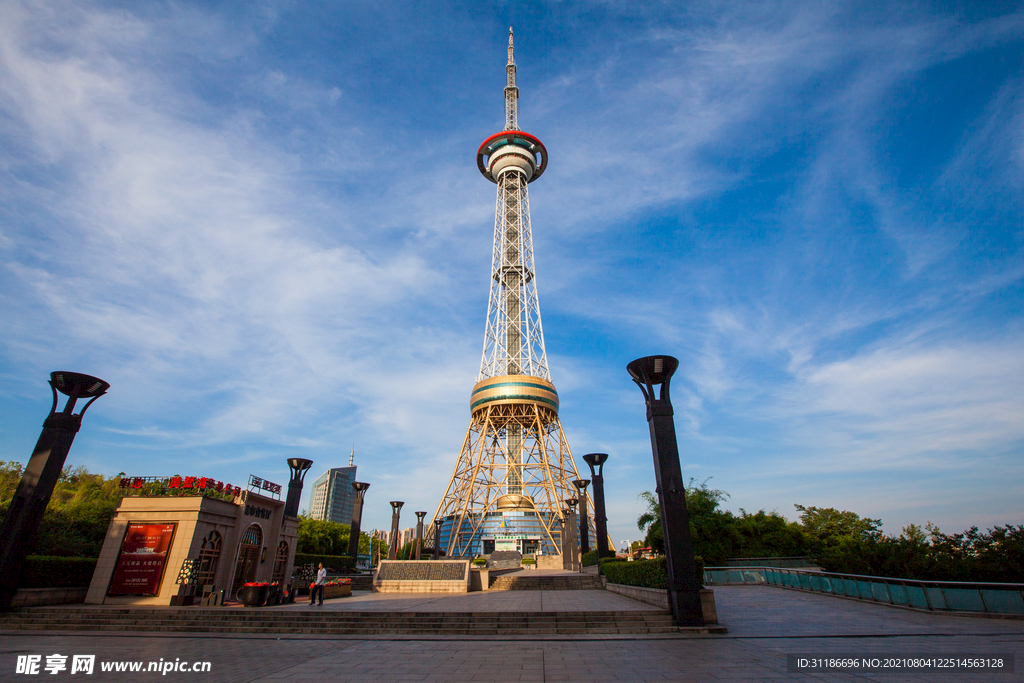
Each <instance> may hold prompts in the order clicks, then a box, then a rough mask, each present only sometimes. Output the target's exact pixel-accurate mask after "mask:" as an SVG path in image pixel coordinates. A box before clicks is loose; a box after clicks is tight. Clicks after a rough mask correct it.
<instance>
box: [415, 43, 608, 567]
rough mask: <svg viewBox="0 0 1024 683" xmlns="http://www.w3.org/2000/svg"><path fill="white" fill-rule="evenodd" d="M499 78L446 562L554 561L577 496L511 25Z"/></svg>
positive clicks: (487, 143)
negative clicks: (492, 189)
mask: <svg viewBox="0 0 1024 683" xmlns="http://www.w3.org/2000/svg"><path fill="white" fill-rule="evenodd" d="M505 71H506V83H505V128H504V130H502V131H501V132H499V133H495V134H494V135H492V136H490V137H488V138H487V139H486V140H484V141H483V143H481V145H480V147H479V149H477V154H476V163H477V168H478V169H479V170H480V173H481V174H482V175H483V176H484V177H485V178H487V179H488V180H490V181H491V182H492V183H494V184H495V185H497V199H496V202H495V210H494V248H493V251H492V256H491V284H490V297H489V299H488V304H487V324H486V327H485V331H484V348H483V356H482V358H481V361H480V372H479V374H478V375H477V378H476V379H477V381H476V385H475V386H474V387H473V391H472V393H471V394H470V401H469V403H470V423H469V429H467V431H466V436H465V438H464V439H463V442H462V450H461V452H460V454H459V460H458V463H456V466H455V471H454V473H453V474H452V478H451V481H450V482H449V484H448V488H447V489H446V491H445V494H444V497H443V498H442V500H441V502H440V504H439V505H438V508H437V512H436V513H435V515H434V518H435V519H442V520H443V523H442V525H441V530H440V538H439V539H437V540H438V541H439V542H440V544H441V549H442V550H443V551H444V552H445V554H446V555H448V556H467V555H478V554H487V553H490V552H493V551H494V550H518V551H519V552H521V553H523V554H527V553H541V554H544V555H556V554H560V553H561V547H562V546H561V538H562V510H563V508H565V507H566V504H565V501H566V500H568V499H571V498H576V497H577V496H578V492H577V490H576V488H575V487H574V486H573V485H572V480H573V479H579V478H580V477H579V472H578V471H577V469H576V464H575V463H574V462H573V458H572V452H571V451H570V450H569V444H568V443H567V442H566V439H565V434H564V433H563V431H562V424H561V422H560V421H559V418H558V392H557V391H556V390H555V385H554V384H552V382H551V375H550V373H549V371H548V358H547V352H546V350H545V348H544V331H543V327H542V326H541V318H540V305H539V303H538V300H537V282H536V276H535V275H536V272H535V269H534V263H533V232H532V229H531V225H530V200H529V193H528V192H527V186H528V185H529V184H530V183H532V182H534V181H535V180H537V179H538V178H540V177H541V175H543V174H544V171H545V170H546V169H547V165H548V153H547V149H546V148H545V147H544V143H542V142H541V141H540V140H539V139H538V138H537V137H536V136H534V135H530V134H529V133H525V132H523V131H522V130H520V129H519V115H518V105H519V88H518V87H517V86H516V62H515V51H514V47H513V43H512V29H511V28H510V29H509V33H508V63H507V64H506V67H505ZM588 509H590V510H593V509H594V507H593V505H592V504H591V505H588ZM590 523H591V526H592V525H593V520H592V519H591V520H590ZM592 537H593V536H592Z"/></svg>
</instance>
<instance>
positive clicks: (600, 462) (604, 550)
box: [583, 453, 615, 561]
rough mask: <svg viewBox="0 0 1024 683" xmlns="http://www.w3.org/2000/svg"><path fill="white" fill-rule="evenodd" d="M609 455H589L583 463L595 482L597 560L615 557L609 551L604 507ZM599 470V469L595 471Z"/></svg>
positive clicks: (606, 517) (606, 516) (585, 456)
mask: <svg viewBox="0 0 1024 683" xmlns="http://www.w3.org/2000/svg"><path fill="white" fill-rule="evenodd" d="M607 460H608V454H607V453H587V454H586V455H584V456H583V462H585V463H587V465H588V466H589V467H590V480H591V481H593V482H594V525H595V526H596V527H597V539H596V543H597V559H598V560H599V561H600V559H601V558H602V557H609V556H614V555H615V553H614V552H612V550H609V549H608V515H607V513H606V510H605V506H604V463H605V462H606V461H607ZM594 468H597V469H594Z"/></svg>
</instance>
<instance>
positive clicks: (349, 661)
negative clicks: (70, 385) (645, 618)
mask: <svg viewBox="0 0 1024 683" xmlns="http://www.w3.org/2000/svg"><path fill="white" fill-rule="evenodd" d="M519 592H522V593H527V591H515V592H508V593H501V594H499V593H494V594H487V593H481V594H471V595H468V596H455V597H452V596H431V598H429V602H428V606H429V608H430V609H432V610H436V611H465V610H464V609H463V608H464V606H465V605H468V604H471V605H474V606H485V605H493V604H498V603H500V604H503V605H513V604H515V605H522V606H524V608H527V607H525V606H526V605H530V604H532V603H531V600H539V598H538V596H520V595H513V593H519ZM540 592H544V591H540ZM553 592H554V591H552V593H553ZM560 592H566V593H570V592H571V593H580V594H589V602H588V596H575V597H574V598H565V599H566V600H575V601H584V602H587V603H588V604H594V602H593V601H594V600H598V599H600V597H595V596H596V595H597V594H600V593H601V592H600V591H560ZM606 595H613V594H606ZM477 596H479V597H477ZM382 597H383V596H379V595H377V596H374V595H370V594H367V595H365V596H361V597H359V596H357V598H356V599H352V598H348V599H342V600H339V601H335V602H336V603H337V606H335V604H334V603H330V601H329V602H328V603H325V606H324V609H338V610H342V611H343V610H344V609H350V608H349V607H343V606H342V604H341V603H346V601H350V602H348V603H347V604H350V605H352V607H351V609H359V610H366V609H368V608H367V607H366V606H365V605H366V604H372V603H374V602H377V603H379V604H385V603H386V604H387V605H388V606H387V607H382V608H381V609H388V610H392V609H394V605H395V604H400V603H401V602H402V598H401V597H399V598H397V599H396V598H392V597H391V596H386V598H384V599H382ZM615 597H616V598H622V596H617V595H616V596H615ZM715 597H716V602H717V605H718V613H719V617H720V620H721V621H722V623H724V624H725V625H727V626H728V627H729V634H728V635H726V636H704V637H696V638H695V637H688V638H681V637H677V636H668V637H651V636H646V637H641V638H629V637H625V636H622V637H611V638H609V637H604V638H601V639H587V640H576V639H573V638H567V637H563V638H561V639H557V640H528V639H516V640H509V639H503V638H501V637H492V638H487V639H485V640H481V639H464V638H449V639H445V640H423V639H384V638H378V639H373V640H351V639H347V640H343V639H336V638H332V637H329V636H324V637H313V638H287V637H284V638H281V637H278V636H266V637H263V636H248V635H246V636H240V637H235V636H218V637H195V636H194V634H175V635H157V634H152V635H148V634H140V635H130V636H128V635H116V636H113V635H111V636H104V635H100V634H96V635H90V634H81V633H75V634H50V633H45V634H41V633H38V632H5V633H3V634H0V681H8V680H10V681H18V680H21V681H25V680H32V679H35V678H36V677H35V676H25V675H20V676H19V675H16V674H14V673H13V672H14V670H15V660H16V655H18V654H41V655H44V656H45V655H47V654H53V653H61V654H65V655H71V654H96V655H97V658H98V660H114V659H119V660H138V661H146V662H148V661H157V660H159V659H161V658H163V659H164V660H173V659H174V658H176V657H177V658H181V659H188V660H207V661H210V662H212V671H211V672H210V673H187V674H186V673H177V674H176V673H169V674H167V675H166V676H161V675H159V674H156V673H140V674H135V675H134V676H133V675H131V674H125V673H120V674H118V673H101V672H99V671H97V672H96V673H94V674H93V675H92V676H88V677H85V678H86V680H93V681H130V680H131V681H134V680H154V681H155V680H158V679H159V680H167V681H177V680H195V681H208V682H210V683H215V682H221V681H223V682H225V683H228V682H230V683H234V682H238V683H242V682H245V683H248V682H250V681H261V682H262V681H265V682H271V681H275V682H277V681H287V682H291V681H316V682H323V681H346V682H348V681H350V682H352V683H361V682H364V681H365V682H367V683H369V682H371V681H372V682H377V681H431V682H434V681H436V682H438V683H440V682H443V681H452V682H456V681H458V682H459V683H467V682H469V683H488V682H491V681H493V682H494V683H505V682H507V681H544V682H547V681H644V682H646V681H789V680H799V681H852V680H857V681H862V680H885V681H979V682H985V683H987V682H989V681H1024V622H1022V621H1017V620H1003V619H988V618H968V617H958V616H950V615H936V614H926V613H920V612H911V611H907V610H900V609H895V608H891V607H886V606H883V605H875V604H869V603H860V602H856V601H851V600H842V599H838V598H833V597H829V596H823V595H813V594H806V593H800V592H797V591H789V590H784V589H780V588H774V587H767V586H735V587H733V586H726V587H719V588H716V589H715ZM416 599H417V600H422V599H423V598H422V597H420V596H417V597H416ZM435 599H436V602H435V601H434V600H435ZM554 599H556V598H553V597H551V596H545V600H544V606H545V608H548V609H550V608H549V607H548V604H549V600H554ZM558 599H561V596H559V598H558ZM622 599H624V600H628V598H622ZM446 600H455V601H459V604H460V606H459V607H458V608H453V607H451V606H446V604H445V601H446ZM495 601H497V602H495ZM502 601H507V602H502ZM517 601H519V602H517ZM359 602H362V603H364V604H363V606H358V607H357V606H356V605H357V603H359ZM630 602H632V601H630ZM450 604H454V603H449V605H450ZM306 607H308V605H307V606H306ZM407 607H408V609H410V610H415V611H422V610H423V609H424V605H423V604H416V605H414V604H413V603H411V602H410V603H408V605H407ZM574 608H575V607H574ZM618 608H620V609H621V607H618ZM634 608H635V609H647V608H648V606H646V605H643V603H637V604H636V606H635V607H634ZM558 609H565V608H564V607H559V608H558ZM592 609H597V608H592ZM602 609H603V608H602ZM787 654H800V655H810V656H818V657H820V656H827V655H833V656H834V655H856V656H858V657H863V656H878V655H883V656H898V657H906V656H918V655H931V656H949V655H969V654H970V655H986V654H987V655H991V654H1004V655H1005V654H1013V655H1014V656H1015V662H1014V665H1015V670H1014V672H1012V673H1009V672H1007V673H992V672H980V671H947V672H937V671H935V670H924V671H921V672H919V673H909V672H906V671H903V672H894V673H873V674H866V673H823V674H822V673H819V674H802V673H789V672H787V670H786V655H787ZM42 676H46V679H47V680H55V679H57V678H58V677H69V674H68V673H67V672H63V673H61V674H58V675H57V676H50V675H47V674H42ZM76 676H78V674H76ZM40 677H41V676H40Z"/></svg>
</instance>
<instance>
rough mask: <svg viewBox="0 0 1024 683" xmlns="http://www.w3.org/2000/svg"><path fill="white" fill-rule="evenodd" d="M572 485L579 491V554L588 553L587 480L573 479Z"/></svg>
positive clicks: (588, 484)
mask: <svg viewBox="0 0 1024 683" xmlns="http://www.w3.org/2000/svg"><path fill="white" fill-rule="evenodd" d="M572 485H573V486H575V487H576V488H577V489H579V491H580V554H583V553H589V552H590V519H589V516H588V514H587V487H588V486H590V480H589V479H573V480H572Z"/></svg>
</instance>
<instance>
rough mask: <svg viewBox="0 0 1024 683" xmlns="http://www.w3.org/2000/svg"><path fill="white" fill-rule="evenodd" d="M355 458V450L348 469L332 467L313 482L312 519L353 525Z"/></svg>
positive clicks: (310, 509) (310, 512) (310, 510)
mask: <svg viewBox="0 0 1024 683" xmlns="http://www.w3.org/2000/svg"><path fill="white" fill-rule="evenodd" d="M354 456H355V451H354V450H353V455H352V457H350V458H349V463H348V467H332V468H331V469H329V470H327V471H326V472H324V473H323V474H321V475H320V476H319V477H317V478H316V481H314V482H313V488H312V492H311V494H310V495H311V503H310V506H309V516H310V517H312V518H313V519H319V520H323V521H327V522H339V523H341V524H351V523H352V508H353V506H354V505H355V500H356V493H355V490H354V489H353V488H352V482H354V481H355V480H356V466H355V465H354V464H353V460H354Z"/></svg>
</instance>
